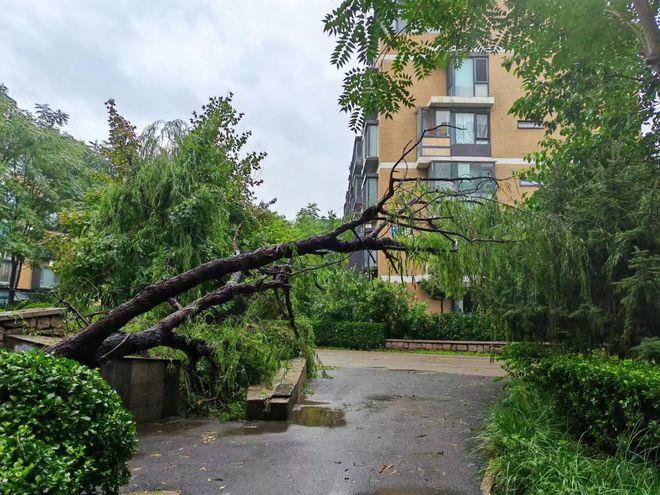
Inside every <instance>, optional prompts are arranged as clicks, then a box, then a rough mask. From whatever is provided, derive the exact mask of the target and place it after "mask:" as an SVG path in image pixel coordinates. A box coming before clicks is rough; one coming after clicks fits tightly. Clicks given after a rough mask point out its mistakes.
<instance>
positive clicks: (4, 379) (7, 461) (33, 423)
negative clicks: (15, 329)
mask: <svg viewBox="0 0 660 495" xmlns="http://www.w3.org/2000/svg"><path fill="white" fill-rule="evenodd" d="M134 445H135V424H134V423H133V420H132V418H131V415H130V413H129V412H127V411H126V410H125V409H124V408H123V406H122V404H121V400H120V399H119V396H118V395H117V394H116V393H115V391H114V390H112V389H111V388H110V386H109V385H108V384H107V383H106V382H105V380H103V378H101V375H99V373H98V372H97V371H96V370H93V369H90V368H87V367H86V366H83V365H81V364H78V363H77V362H75V361H71V360H69V359H63V358H54V357H50V356H46V355H44V354H42V353H37V352H8V351H4V350H0V493H2V494H6V495H9V494H19V493H26V494H27V493H35V494H36V493H52V494H67V495H69V494H71V495H75V494H80V493H96V492H97V489H98V488H100V489H101V490H102V491H103V493H117V492H118V490H119V487H120V486H122V485H124V484H126V483H128V481H129V479H130V473H129V471H128V468H127V463H128V461H129V460H130V458H131V457H132V455H133V451H134Z"/></svg>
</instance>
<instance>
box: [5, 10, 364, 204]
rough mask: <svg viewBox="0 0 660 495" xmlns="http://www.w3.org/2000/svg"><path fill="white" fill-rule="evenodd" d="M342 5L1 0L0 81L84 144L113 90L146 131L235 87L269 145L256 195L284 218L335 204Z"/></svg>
mask: <svg viewBox="0 0 660 495" xmlns="http://www.w3.org/2000/svg"><path fill="white" fill-rule="evenodd" d="M336 3H337V2H336V1H332V2H331V1H322V0H277V1H275V2H273V1H270V2H267V1H265V0H242V1H230V0H160V1H157V2H156V1H136V0H132V1H131V0H121V1H119V0H114V1H113V0H51V1H49V0H43V1H40V0H0V11H1V12H2V16H0V60H2V63H1V64H0V82H3V83H4V84H6V85H7V86H8V87H9V92H10V95H11V96H12V97H14V98H15V99H16V100H17V101H18V102H19V104H20V105H21V106H23V107H31V106H32V104H33V103H49V104H50V105H51V106H53V107H56V108H61V109H62V110H64V111H66V112H67V113H69V114H70V124H69V127H68V131H69V132H70V133H71V134H73V135H74V136H76V137H79V138H81V139H86V140H96V139H99V140H100V139H104V138H105V137H106V135H107V129H106V115H105V108H104V106H103V102H104V101H106V100H107V99H108V98H110V97H112V98H115V99H116V101H117V103H118V106H119V109H120V111H121V112H122V113H123V114H124V115H126V116H127V117H128V118H129V119H130V120H131V121H132V122H133V123H134V124H136V125H137V126H138V127H143V126H145V125H147V124H148V123H150V122H152V121H154V120H160V119H164V120H170V119H176V118H183V119H186V118H188V117H189V116H190V113H191V112H192V111H193V110H195V109H198V108H199V107H200V106H201V105H202V104H203V103H204V102H205V101H206V100H207V98H208V97H209V96H216V95H225V94H227V93H228V92H229V91H232V92H233V93H234V101H235V104H236V106H237V108H238V109H239V110H240V111H241V112H244V113H245V118H244V121H243V126H244V127H245V128H246V129H250V130H252V131H253V138H252V139H251V141H250V143H249V146H250V147H251V148H252V149H254V150H256V151H266V152H268V157H267V158H266V160H265V161H264V167H263V173H262V179H263V180H264V184H263V185H262V186H261V187H260V188H259V189H258V190H257V194H258V196H259V197H260V198H262V199H265V200H269V199H271V198H273V197H277V198H278V201H277V204H276V209H277V210H278V211H280V212H282V213H284V214H286V215H287V216H292V215H293V214H295V212H296V211H297V210H298V209H299V208H301V207H302V206H304V205H306V204H307V203H309V202H316V203H318V204H319V205H320V206H321V208H322V209H324V210H327V209H333V210H335V211H338V210H340V209H341V206H342V204H343V197H344V190H345V185H346V177H347V172H348V165H347V164H348V161H349V159H350V152H351V143H352V136H351V133H350V132H349V131H348V129H347V126H346V116H345V115H342V114H340V113H339V110H338V107H337V97H338V95H339V91H340V85H341V77H342V75H341V73H339V72H337V71H336V70H335V69H334V68H333V67H332V66H330V64H329V62H328V60H329V56H330V51H331V50H332V40H330V39H328V37H327V36H326V35H325V34H324V33H323V32H322V24H321V19H322V17H323V15H324V14H325V13H326V12H327V11H329V10H330V9H331V8H332V7H333V6H334V5H335V4H336Z"/></svg>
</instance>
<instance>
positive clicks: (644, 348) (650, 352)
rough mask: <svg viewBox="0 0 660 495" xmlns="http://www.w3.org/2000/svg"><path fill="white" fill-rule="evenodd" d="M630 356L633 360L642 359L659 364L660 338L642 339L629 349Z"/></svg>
mask: <svg viewBox="0 0 660 495" xmlns="http://www.w3.org/2000/svg"><path fill="white" fill-rule="evenodd" d="M630 355H631V356H632V357H634V358H635V359H643V360H646V361H651V362H652V363H656V364H660V338H657V337H656V338H652V339H644V340H642V342H641V343H640V344H639V345H637V346H635V347H633V348H632V349H630Z"/></svg>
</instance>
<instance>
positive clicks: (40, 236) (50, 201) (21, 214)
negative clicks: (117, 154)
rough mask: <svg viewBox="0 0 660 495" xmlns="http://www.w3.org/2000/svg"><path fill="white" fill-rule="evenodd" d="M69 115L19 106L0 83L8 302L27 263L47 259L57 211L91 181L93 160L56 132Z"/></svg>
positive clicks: (0, 206)
mask: <svg viewBox="0 0 660 495" xmlns="http://www.w3.org/2000/svg"><path fill="white" fill-rule="evenodd" d="M67 121H68V116H67V115H66V114H65V113H63V112H62V111H60V110H52V109H51V108H50V107H49V106H48V105H45V104H38V105H36V111H35V113H34V114H33V113H30V112H27V111H25V110H21V109H20V108H18V107H17V106H16V104H15V102H14V101H13V100H12V99H11V98H9V96H8V94H7V88H6V87H5V86H2V85H0V177H1V179H0V224H1V229H2V232H1V235H0V252H2V253H5V254H6V255H7V256H9V258H10V260H11V274H10V277H9V304H12V303H13V302H14V296H15V292H16V287H17V284H18V279H19V277H20V273H21V270H22V267H23V265H24V263H25V262H26V261H28V260H29V261H31V262H33V263H36V264H39V263H40V262H41V261H42V260H44V259H46V258H47V257H48V249H47V242H46V240H47V237H48V236H49V233H52V232H54V231H55V229H56V227H57V218H58V212H60V211H61V210H62V209H64V208H70V207H71V206H72V205H74V204H76V203H77V202H78V201H79V200H80V198H81V196H82V194H83V193H84V191H86V190H87V189H88V188H90V187H91V186H92V185H93V184H94V183H95V181H96V174H95V171H94V166H95V164H97V159H96V158H95V157H94V156H93V153H92V152H91V151H90V150H89V149H88V148H87V146H86V145H85V144H84V143H82V142H80V141H77V140H75V139H73V138H72V137H71V136H69V135H67V134H65V133H63V132H62V131H61V126H63V125H65V124H66V123H67Z"/></svg>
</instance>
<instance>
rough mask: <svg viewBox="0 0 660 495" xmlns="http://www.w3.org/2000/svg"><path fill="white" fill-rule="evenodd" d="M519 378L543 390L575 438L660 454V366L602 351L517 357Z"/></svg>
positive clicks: (650, 454)
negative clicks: (616, 356) (602, 352)
mask: <svg viewBox="0 0 660 495" xmlns="http://www.w3.org/2000/svg"><path fill="white" fill-rule="evenodd" d="M510 362H513V363H514V366H515V367H516V369H517V370H519V372H518V376H520V377H521V378H523V379H525V380H527V381H529V382H531V383H533V384H535V385H536V387H537V388H538V389H539V390H540V391H545V392H546V395H547V397H548V400H549V401H551V403H552V404H554V406H555V409H556V410H557V411H558V413H560V414H561V415H563V416H564V417H565V418H566V419H567V420H568V423H569V425H570V427H571V429H572V430H573V432H574V433H575V434H576V435H580V436H583V438H585V439H586V440H588V441H590V442H591V443H593V444H595V445H597V446H599V447H601V448H603V449H605V450H607V451H610V452H612V451H615V450H616V449H617V448H618V447H620V443H621V442H628V443H630V447H631V448H632V449H633V450H635V451H636V452H639V453H642V454H645V455H648V456H650V457H653V458H656V459H657V458H658V454H659V453H660V452H659V451H660V368H658V366H656V365H654V364H652V363H646V362H643V361H634V360H629V359H628V360H620V359H618V358H615V357H611V356H607V355H605V354H601V353H594V354H591V355H581V354H555V355H550V356H545V357H544V356H542V355H539V356H531V357H527V358H523V357H517V358H515V359H512V360H511V361H510Z"/></svg>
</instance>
